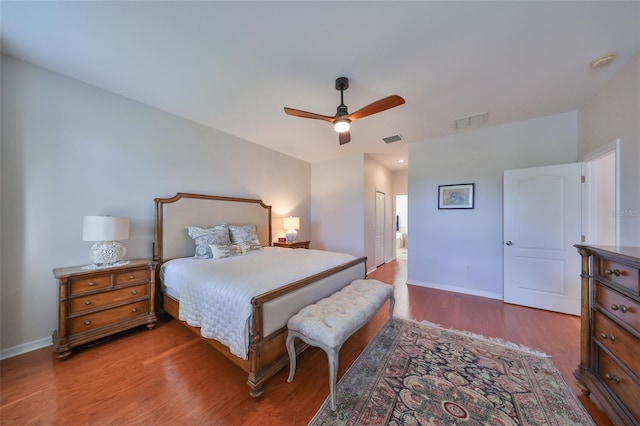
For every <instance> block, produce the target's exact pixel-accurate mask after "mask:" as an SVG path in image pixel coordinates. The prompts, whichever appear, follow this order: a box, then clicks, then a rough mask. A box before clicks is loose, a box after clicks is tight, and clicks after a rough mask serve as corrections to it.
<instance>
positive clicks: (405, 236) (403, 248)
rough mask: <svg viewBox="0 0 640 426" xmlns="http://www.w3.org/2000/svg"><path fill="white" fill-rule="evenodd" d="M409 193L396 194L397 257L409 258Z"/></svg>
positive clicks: (400, 258) (401, 258) (399, 258)
mask: <svg viewBox="0 0 640 426" xmlns="http://www.w3.org/2000/svg"><path fill="white" fill-rule="evenodd" d="M408 202H409V198H408V196H407V194H397V195H396V223H395V232H396V246H395V250H396V259H398V260H407V258H408V255H409V221H408Z"/></svg>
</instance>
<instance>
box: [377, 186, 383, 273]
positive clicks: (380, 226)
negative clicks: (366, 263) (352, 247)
mask: <svg viewBox="0 0 640 426" xmlns="http://www.w3.org/2000/svg"><path fill="white" fill-rule="evenodd" d="M384 201H385V196H384V193H383V192H378V191H376V219H375V227H376V229H375V238H376V248H375V250H376V253H375V255H376V259H375V261H376V266H380V265H382V264H383V263H384Z"/></svg>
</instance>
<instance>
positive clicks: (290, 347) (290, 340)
mask: <svg viewBox="0 0 640 426" xmlns="http://www.w3.org/2000/svg"><path fill="white" fill-rule="evenodd" d="M295 338H296V336H295V333H292V332H291V331H290V332H289V334H288V335H287V352H289V378H288V379H287V383H291V382H292V381H293V376H294V375H295V374H296V345H295Z"/></svg>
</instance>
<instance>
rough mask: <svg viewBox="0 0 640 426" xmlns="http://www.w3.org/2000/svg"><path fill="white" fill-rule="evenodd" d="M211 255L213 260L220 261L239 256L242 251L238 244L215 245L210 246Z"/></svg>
mask: <svg viewBox="0 0 640 426" xmlns="http://www.w3.org/2000/svg"><path fill="white" fill-rule="evenodd" d="M209 248H210V249H211V254H212V256H213V258H214V259H222V258H224V257H229V256H239V255H241V254H242V249H241V248H240V245H239V244H238V243H232V244H223V245H216V244H210V245H209Z"/></svg>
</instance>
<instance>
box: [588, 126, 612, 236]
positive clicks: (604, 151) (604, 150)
mask: <svg viewBox="0 0 640 426" xmlns="http://www.w3.org/2000/svg"><path fill="white" fill-rule="evenodd" d="M612 152H613V154H614V155H615V156H616V157H615V176H614V178H615V202H614V204H615V205H614V207H613V210H614V211H613V212H611V214H613V215H614V221H615V236H614V238H615V243H616V244H618V242H619V241H620V221H619V220H618V215H617V212H619V211H620V138H616V139H614V140H612V141H611V142H609V143H608V144H606V145H603V146H602V147H600V148H598V149H596V150H594V151H592V152H590V153H588V154H587V155H585V156H584V159H583V160H582V175H583V176H584V177H585V181H584V185H583V187H582V235H583V237H584V239H585V240H586V241H583V242H587V243H591V244H593V243H597V242H594V241H593V237H592V235H593V226H594V225H593V224H594V219H593V218H594V216H595V215H596V214H597V211H594V209H593V208H592V204H593V203H592V200H596V199H597V198H598V195H597V190H598V188H597V186H596V185H594V184H593V182H594V178H593V175H592V170H593V168H592V166H593V163H594V162H595V161H596V160H598V159H600V158H602V157H603V156H605V155H608V154H610V153H612Z"/></svg>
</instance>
